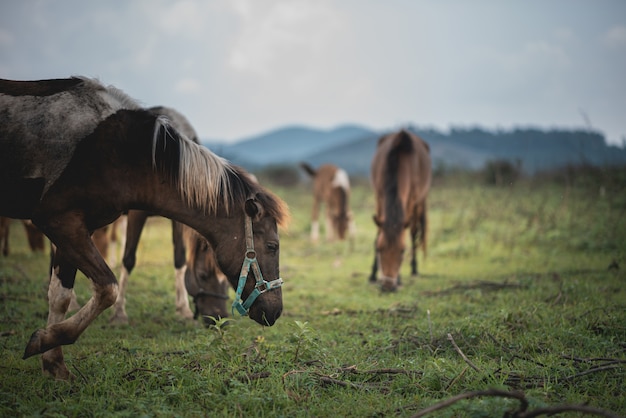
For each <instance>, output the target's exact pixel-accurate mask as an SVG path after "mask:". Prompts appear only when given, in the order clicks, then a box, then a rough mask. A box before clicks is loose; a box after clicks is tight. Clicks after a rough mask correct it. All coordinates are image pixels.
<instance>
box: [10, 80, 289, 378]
mask: <svg viewBox="0 0 626 418" xmlns="http://www.w3.org/2000/svg"><path fill="white" fill-rule="evenodd" d="M0 115H2V117H1V118H0V195H2V196H10V197H11V198H10V199H2V200H1V201H0V216H8V217H12V218H21V219H31V220H32V221H33V223H34V224H35V225H36V226H37V227H38V228H39V229H40V230H41V231H42V232H43V233H44V234H45V235H46V236H47V237H48V238H49V239H50V240H51V241H52V242H53V243H54V244H55V245H56V246H57V252H56V254H55V257H54V275H53V277H52V278H51V280H50V284H49V289H48V303H49V313H48V323H47V326H46V328H44V329H40V330H38V331H35V332H34V333H33V335H32V337H31V338H30V341H29V342H28V344H27V346H26V349H25V352H24V358H28V357H30V356H33V355H36V354H43V355H42V362H43V369H44V371H46V372H49V373H50V374H52V375H53V376H55V377H56V378H59V379H67V378H69V377H70V373H69V370H68V369H67V366H66V365H65V361H64V358H63V351H62V346H63V345H67V344H72V343H74V342H76V340H77V339H78V338H79V336H80V335H81V334H82V333H83V332H84V331H85V330H86V329H87V327H88V326H89V324H91V322H93V320H94V319H95V318H96V317H97V316H98V315H100V313H102V311H104V310H105V309H106V308H108V307H110V306H111V305H113V304H114V303H115V301H116V299H117V294H118V283H117V280H116V278H115V275H114V274H113V272H112V271H111V270H110V269H109V267H108V266H107V264H106V262H105V261H104V260H103V258H102V256H101V255H100V253H99V252H98V250H97V249H96V246H95V244H94V243H93V241H92V240H91V234H92V232H93V231H95V230H96V229H98V228H101V227H103V226H105V225H107V224H109V223H111V222H113V221H114V220H115V219H117V218H118V217H119V216H120V215H121V214H122V213H123V212H125V211H127V210H132V209H139V210H146V211H149V212H151V213H154V214H157V215H160V216H165V217H168V218H171V219H175V220H177V221H179V222H182V223H184V224H186V225H189V226H190V227H192V228H193V229H195V230H196V231H198V232H199V233H200V234H201V235H202V236H203V237H205V238H206V239H207V241H208V242H209V243H210V245H211V247H212V248H213V250H214V252H215V256H216V259H217V261H218V264H219V266H220V268H221V270H222V271H223V272H224V274H225V276H226V277H227V278H228V280H229V282H230V283H231V285H232V286H233V288H235V289H236V294H235V302H234V303H233V309H236V310H237V311H238V312H240V313H242V314H248V315H249V316H250V318H252V319H254V320H255V321H256V322H258V323H260V324H263V325H273V324H274V323H275V322H276V320H277V319H278V317H279V316H280V314H281V312H282V308H283V304H282V292H281V284H282V279H281V278H280V277H279V237H278V225H280V224H284V223H285V222H286V221H287V219H288V216H289V215H288V210H287V207H286V205H285V204H284V202H283V201H282V200H280V199H279V198H278V197H276V196H275V195H273V194H272V193H271V192H269V191H267V190H266V189H264V188H263V187H261V186H259V184H258V183H255V182H253V181H251V180H250V179H249V177H248V175H247V174H246V173H245V172H244V171H243V170H241V169H239V168H237V167H235V166H232V165H230V164H229V163H227V162H226V161H225V160H223V159H221V158H220V157H218V156H216V155H215V154H213V153H211V152H210V151H209V150H207V149H206V148H203V147H200V146H198V145H197V144H195V143H194V142H193V141H191V140H189V139H187V138H186V137H185V136H184V135H182V134H180V133H179V132H178V131H176V130H175V129H174V128H173V127H171V126H170V125H169V124H168V122H167V119H166V118H164V117H161V116H157V115H155V114H154V113H152V112H149V111H147V110H144V109H142V108H140V107H139V106H138V105H137V104H136V102H135V101H134V100H133V99H131V98H130V97H129V96H127V95H126V94H124V93H123V92H121V91H120V90H118V89H116V88H114V87H105V86H103V85H102V84H101V83H100V82H98V81H96V80H91V79H86V78H78V77H74V78H70V79H56V80H42V81H10V80H0ZM76 269H79V270H80V271H82V272H83V273H84V274H85V276H87V277H88V278H90V279H91V281H92V284H93V294H92V297H91V299H90V300H89V301H88V302H87V303H86V304H85V305H84V306H83V307H82V308H81V309H80V310H79V311H78V312H76V313H75V314H74V315H73V316H71V317H70V318H67V319H65V314H66V311H67V307H68V305H69V303H70V300H71V289H72V288H73V286H74V281H75V274H76Z"/></svg>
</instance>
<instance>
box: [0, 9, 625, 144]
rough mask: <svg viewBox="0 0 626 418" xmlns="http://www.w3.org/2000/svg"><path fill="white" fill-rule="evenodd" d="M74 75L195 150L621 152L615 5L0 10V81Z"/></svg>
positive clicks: (621, 58)
mask: <svg viewBox="0 0 626 418" xmlns="http://www.w3.org/2000/svg"><path fill="white" fill-rule="evenodd" d="M71 75H85V76H90V77H97V78H99V79H100V80H101V81H102V82H103V83H104V84H113V85H115V86H116V87H119V88H121V89H123V90H124V91H125V92H126V93H128V94H129V95H130V96H132V97H134V98H136V99H138V100H139V101H140V103H142V104H144V105H146V106H153V105H166V106H170V107H174V108H176V109H178V110H179V111H181V112H182V113H184V114H185V115H186V116H187V117H188V118H189V120H190V121H191V123H192V124H193V125H194V126H195V128H196V130H197V131H198V133H199V134H200V137H201V138H203V139H219V140H228V141H232V140H238V139H242V138H245V137H248V136H251V135H255V134H259V133H263V132H265V131H268V130H272V129H275V128H278V127H282V126H285V125H305V126H310V127H315V128H323V129H327V128H332V127H335V126H337V125H340V124H344V123H355V124H359V125H363V126H365V127H369V128H372V129H376V130H389V129H393V128H397V127H400V126H405V125H407V124H415V125H418V126H421V127H435V128H438V129H442V130H446V129H448V128H450V127H470V126H480V127H484V128H487V129H496V128H497V129H511V128H515V127H528V126H532V127H539V128H554V127H557V128H586V127H588V126H591V127H592V128H594V129H596V130H599V131H600V132H602V133H604V134H605V135H606V137H607V140H608V141H609V142H610V143H614V144H621V143H622V142H623V141H626V1H623V0H614V1H613V0H523V1H522V0H519V1H501V0H471V1H466V0H432V1H420V0H404V1H403V0H376V1H375V0H336V1H326V0H198V1H194V0H186V1H185V0H183V1H173V0H172V1H168V0H123V1H122V0H107V1H85V0H55V1H44V0H20V1H8V0H0V77H1V78H10V79H43V78H59V77H68V76H71Z"/></svg>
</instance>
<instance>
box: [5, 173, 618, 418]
mask: <svg viewBox="0 0 626 418" xmlns="http://www.w3.org/2000/svg"><path fill="white" fill-rule="evenodd" d="M275 191H276V192H277V193H278V194H279V195H280V196H281V197H283V198H284V199H285V200H286V201H287V202H288V203H289V205H290V207H291V210H292V215H293V222H292V224H291V226H290V228H289V230H288V231H282V232H281V274H282V277H283V278H284V280H285V285H284V287H283V292H284V293H283V297H284V307H285V310H284V313H283V316H282V317H281V318H280V319H279V320H278V322H277V324H276V325H275V326H274V327H271V328H262V327H260V326H258V325H257V324H256V323H254V322H253V321H250V320H249V319H247V318H236V319H235V320H234V321H230V325H229V326H227V327H221V328H220V329H219V330H207V329H205V328H203V327H202V326H201V325H200V324H199V323H197V322H186V321H184V320H182V319H179V318H178V317H177V316H176V315H175V313H174V280H173V265H172V254H171V252H172V249H171V244H170V242H171V236H170V233H171V232H170V226H169V222H168V221H166V220H164V219H160V218H154V219H150V221H149V222H148V226H147V228H146V230H145V231H144V234H143V237H142V241H141V242H140V248H139V251H138V254H137V257H138V263H137V267H136V269H135V271H134V272H133V275H132V277H131V279H130V284H129V287H128V297H127V302H128V304H127V311H128V315H129V317H130V324H129V325H127V326H117V327H113V326H110V325H108V316H109V312H105V313H104V314H103V315H101V317H100V318H98V319H97V320H96V321H95V322H94V323H93V324H92V325H91V326H90V328H89V329H88V330H87V331H86V332H85V333H84V334H83V335H82V336H81V338H80V339H79V340H78V342H77V343H76V344H74V345H72V346H67V347H65V349H64V352H65V356H66V362H67V364H68V367H69V368H70V369H71V371H72V372H73V373H74V374H75V375H77V376H78V379H76V380H75V381H73V382H57V381H53V380H52V379H50V378H48V377H46V376H43V375H42V373H41V371H40V364H39V362H40V359H39V358H38V357H34V358H30V359H28V360H22V359H21V356H22V354H23V350H24V347H25V345H26V342H27V341H28V338H29V336H30V334H31V333H32V332H33V331H34V330H36V329H37V328H41V327H43V326H44V325H45V322H46V315H47V302H46V285H47V283H46V271H47V264H48V256H47V254H32V253H30V252H29V250H27V247H26V242H25V237H24V232H23V230H22V227H21V225H19V223H14V224H13V225H12V230H11V246H12V254H11V255H10V256H9V257H8V258H0V298H1V299H2V304H1V305H0V306H1V308H0V309H2V314H1V315H0V333H1V335H2V336H1V337H0V345H1V350H2V351H1V354H2V362H1V363H0V375H1V377H2V379H1V382H0V416H46V417H56V416H77V417H78V416H80V417H83V416H111V415H117V416H129V417H130V416H132V417H135V416H271V417H274V416H285V417H294V416H307V417H308V416H359V417H361V416H401V417H404V416H412V415H414V414H416V413H418V412H419V411H420V410H422V409H424V408H427V407H429V406H432V405H435V404H436V403H438V402H442V401H445V400H447V399H450V398H451V397H453V396H456V395H459V394H463V393H466V392H472V391H483V390H488V389H500V390H506V391H511V390H519V391H522V392H523V394H524V396H525V397H526V399H527V400H528V401H529V404H530V405H529V410H533V409H536V408H546V407H550V406H552V407H555V406H559V405H580V404H583V403H584V404H587V405H589V406H590V407H595V408H603V409H605V410H610V411H613V413H614V414H617V415H626V395H624V389H623V383H622V382H623V381H624V379H625V378H626V291H625V290H624V282H625V279H626V276H625V273H624V270H625V269H626V214H625V212H626V194H625V193H624V190H617V191H612V190H608V191H606V192H605V193H603V194H601V193H599V192H598V190H597V189H594V188H590V187H585V188H583V187H565V186H559V185H555V184H537V183H533V182H531V181H528V182H525V183H521V184H517V185H516V186H515V187H512V188H487V187H481V186H477V185H473V184H471V182H463V183H456V184H454V183H449V184H445V183H444V184H435V185H434V186H433V189H432V192H431V197H430V201H429V208H430V213H429V216H430V232H429V235H430V237H429V251H428V257H427V258H426V259H425V260H424V259H423V258H422V257H421V254H420V273H421V274H420V276H419V277H411V276H410V274H409V266H408V262H406V263H405V264H404V266H403V283H404V285H403V287H402V288H401V289H400V290H399V291H398V292H396V293H392V294H382V293H380V292H379V291H378V288H377V287H376V286H373V285H370V284H368V282H367V281H368V276H369V272H370V269H371V263H372V257H373V252H372V250H373V240H374V233H375V229H374V224H373V222H372V220H371V216H372V214H373V213H374V201H373V196H372V193H371V191H370V189H369V187H368V186H367V185H361V186H358V187H356V188H355V190H354V191H353V194H352V197H351V203H352V209H353V212H354V214H355V216H356V223H357V235H356V238H355V240H354V242H353V243H352V244H349V243H346V242H342V243H331V244H328V243H324V242H321V243H319V244H317V245H313V244H310V243H309V241H308V237H309V227H310V219H309V216H310V205H311V197H310V195H309V190H308V188H306V187H304V186H302V187H298V188H289V189H281V188H275ZM322 236H323V234H322ZM242 257H243V255H242ZM613 262H616V263H617V264H618V265H619V267H620V268H619V269H617V270H616V269H611V270H609V269H608V267H609V265H610V264H611V263H613ZM77 294H78V298H79V301H80V302H82V303H84V302H85V301H86V300H87V299H88V297H89V295H90V290H89V283H88V281H87V280H86V279H85V278H84V277H83V276H80V275H79V278H78V279H77ZM231 296H232V293H231ZM454 344H456V346H457V347H458V349H457V348H455V345H454ZM461 352H462V353H463V354H464V355H465V356H466V358H467V361H466V360H464V358H463V357H462V356H461ZM518 407H519V402H518V401H517V400H515V399H510V398H505V397H501V396H481V397H473V398H471V399H467V400H463V401H459V402H457V403H454V404H452V405H450V406H448V407H446V408H443V409H441V410H439V411H437V412H435V413H433V414H432V415H433V416H450V417H452V416H471V417H483V416H484V417H489V416H503V415H504V413H505V412H506V411H507V410H516V409H517V408H518ZM568 416H571V415H568Z"/></svg>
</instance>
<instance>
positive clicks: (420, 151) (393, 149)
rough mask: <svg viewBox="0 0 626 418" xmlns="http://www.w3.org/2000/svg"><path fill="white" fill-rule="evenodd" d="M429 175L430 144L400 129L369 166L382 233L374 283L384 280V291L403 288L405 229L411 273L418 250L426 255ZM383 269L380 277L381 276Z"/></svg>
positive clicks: (380, 143) (382, 141)
mask: <svg viewBox="0 0 626 418" xmlns="http://www.w3.org/2000/svg"><path fill="white" fill-rule="evenodd" d="M431 176H432V174H431V161H430V150H429V147H428V144H427V143H426V142H424V141H423V140H422V139H421V138H419V137H418V136H417V135H415V134H413V133H411V132H408V131H406V130H401V131H400V132H395V133H391V134H388V135H385V136H383V137H382V138H380V139H379V140H378V147H377V149H376V153H375V154H374V158H373V160H372V167H371V180H372V185H373V187H374V191H375V195H376V215H374V222H375V223H376V226H378V233H377V235H376V241H375V252H376V253H375V257H374V265H373V266H372V274H371V276H370V281H371V282H376V281H377V279H380V284H381V288H382V290H384V291H394V290H396V289H397V288H398V285H399V284H400V267H401V265H402V258H403V254H404V250H405V242H404V241H405V240H404V229H405V228H409V229H410V231H411V274H413V275H417V273H418V271H417V256H416V251H417V247H418V246H419V245H421V247H422V249H423V251H424V256H425V255H426V238H427V227H428V222H427V206H426V197H427V195H428V191H429V189H430V182H431ZM418 241H419V242H418ZM379 267H380V271H381V275H380V278H379V277H378V276H377V272H378V268H379Z"/></svg>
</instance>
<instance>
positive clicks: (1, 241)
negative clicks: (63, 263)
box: [0, 216, 45, 256]
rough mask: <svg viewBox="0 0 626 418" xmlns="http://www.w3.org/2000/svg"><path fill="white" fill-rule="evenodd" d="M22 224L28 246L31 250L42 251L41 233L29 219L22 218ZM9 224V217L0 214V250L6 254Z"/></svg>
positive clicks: (7, 253)
mask: <svg viewBox="0 0 626 418" xmlns="http://www.w3.org/2000/svg"><path fill="white" fill-rule="evenodd" d="M22 224H23V225H24V230H25V231H26V238H27V239H28V246H29V247H30V249H31V251H34V252H37V251H43V250H44V246H45V245H44V235H43V233H42V232H41V231H40V230H39V229H38V228H37V227H36V226H35V225H33V223H32V222H31V221H30V219H23V220H22ZM10 226H11V218H7V217H6V216H0V252H1V253H2V255H4V256H7V255H9V252H10V247H9V231H10Z"/></svg>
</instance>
